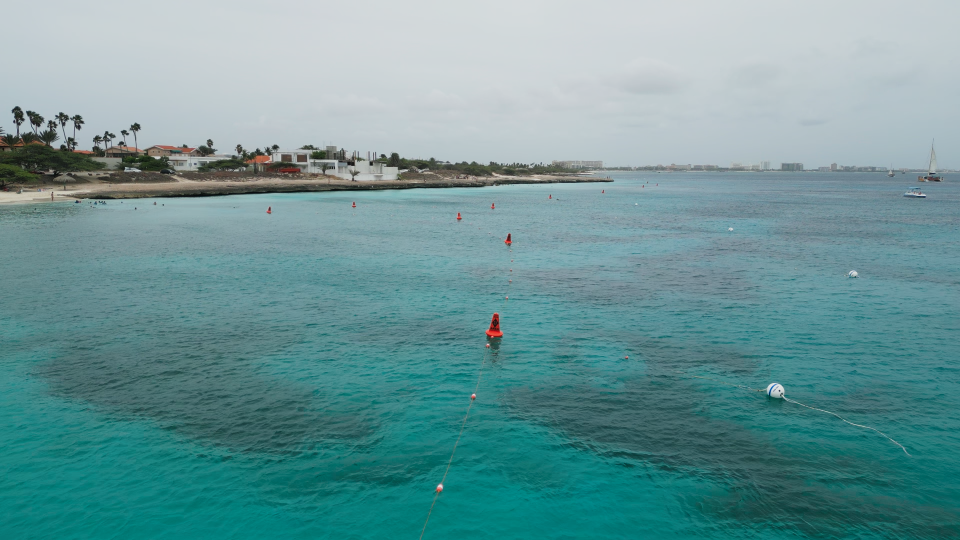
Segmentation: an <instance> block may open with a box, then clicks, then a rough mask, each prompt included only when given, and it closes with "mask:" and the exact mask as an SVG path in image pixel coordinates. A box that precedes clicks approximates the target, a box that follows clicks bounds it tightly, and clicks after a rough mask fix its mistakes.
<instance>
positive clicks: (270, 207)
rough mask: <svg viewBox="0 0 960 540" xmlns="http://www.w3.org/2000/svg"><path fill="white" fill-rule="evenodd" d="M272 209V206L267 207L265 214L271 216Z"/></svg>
mask: <svg viewBox="0 0 960 540" xmlns="http://www.w3.org/2000/svg"><path fill="white" fill-rule="evenodd" d="M272 208H273V207H272V206H268V207H267V213H268V214H272V213H273V210H272Z"/></svg>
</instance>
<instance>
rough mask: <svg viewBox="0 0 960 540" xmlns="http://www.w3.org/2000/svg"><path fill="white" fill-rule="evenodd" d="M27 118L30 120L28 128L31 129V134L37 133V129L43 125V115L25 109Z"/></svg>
mask: <svg viewBox="0 0 960 540" xmlns="http://www.w3.org/2000/svg"><path fill="white" fill-rule="evenodd" d="M27 120H28V121H29V122H30V128H31V129H33V134H34V135H39V133H38V132H37V130H38V129H40V128H42V127H43V122H44V120H43V117H42V116H40V115H39V114H37V113H35V112H34V111H27Z"/></svg>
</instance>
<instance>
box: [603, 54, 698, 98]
mask: <svg viewBox="0 0 960 540" xmlns="http://www.w3.org/2000/svg"><path fill="white" fill-rule="evenodd" d="M686 80H687V77H686V76H685V75H684V74H683V72H681V71H680V70H679V69H677V68H675V67H673V66H671V65H670V64H667V63H665V62H661V61H659V60H653V59H650V58H638V59H636V60H634V61H632V62H630V63H629V64H627V65H625V66H624V67H623V69H622V70H621V73H620V74H619V76H618V77H616V79H615V84H616V86H617V87H618V88H620V89H621V90H623V91H625V92H629V93H631V94H673V93H676V92H679V91H680V90H681V89H682V88H683V85H684V83H685V82H686Z"/></svg>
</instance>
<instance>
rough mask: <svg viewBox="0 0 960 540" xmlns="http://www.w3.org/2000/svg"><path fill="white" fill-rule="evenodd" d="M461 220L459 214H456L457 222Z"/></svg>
mask: <svg viewBox="0 0 960 540" xmlns="http://www.w3.org/2000/svg"><path fill="white" fill-rule="evenodd" d="M461 219H463V218H462V217H460V212H457V221H460V220H461Z"/></svg>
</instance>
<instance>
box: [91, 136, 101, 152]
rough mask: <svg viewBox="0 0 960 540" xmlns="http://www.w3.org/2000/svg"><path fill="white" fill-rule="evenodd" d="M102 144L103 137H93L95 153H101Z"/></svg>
mask: <svg viewBox="0 0 960 540" xmlns="http://www.w3.org/2000/svg"><path fill="white" fill-rule="evenodd" d="M102 142H103V137H101V136H99V135H94V136H93V151H94V152H96V153H98V154H99V153H100V143H102Z"/></svg>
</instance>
